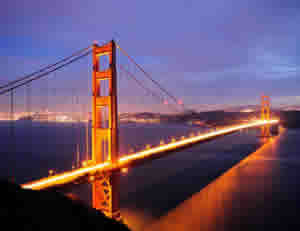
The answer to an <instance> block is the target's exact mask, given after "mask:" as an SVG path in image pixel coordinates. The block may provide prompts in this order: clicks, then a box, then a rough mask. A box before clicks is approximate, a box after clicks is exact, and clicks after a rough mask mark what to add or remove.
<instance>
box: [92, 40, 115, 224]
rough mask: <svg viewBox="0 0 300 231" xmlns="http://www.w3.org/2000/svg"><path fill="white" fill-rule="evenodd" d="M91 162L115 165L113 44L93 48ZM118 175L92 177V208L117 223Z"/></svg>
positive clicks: (95, 45)
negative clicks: (106, 162)
mask: <svg viewBox="0 0 300 231" xmlns="http://www.w3.org/2000/svg"><path fill="white" fill-rule="evenodd" d="M92 78H93V79H92V93H93V96H92V161H93V163H94V164H99V163H102V162H103V161H106V160H107V161H110V162H111V163H112V164H114V163H116V162H117V161H118V111H117V71H116V44H115V42H114V41H113V40H112V41H111V42H109V43H107V44H105V45H102V46H98V45H97V44H94V45H93V74H92ZM119 179H120V173H119V172H111V173H109V174H100V175H96V176H95V180H94V181H93V183H92V191H93V192H92V193H93V207H94V208H96V209H98V210H101V211H102V212H103V213H104V214H105V215H106V216H108V217H111V218H113V219H116V220H119V219H120V208H119Z"/></svg>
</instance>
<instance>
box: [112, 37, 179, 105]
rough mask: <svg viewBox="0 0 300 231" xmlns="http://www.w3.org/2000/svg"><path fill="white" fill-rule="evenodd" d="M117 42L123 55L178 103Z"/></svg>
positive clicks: (173, 97) (172, 97) (171, 96)
mask: <svg viewBox="0 0 300 231" xmlns="http://www.w3.org/2000/svg"><path fill="white" fill-rule="evenodd" d="M116 44H117V48H119V49H120V51H121V52H122V53H123V54H124V55H125V56H127V58H128V59H129V60H130V61H131V62H132V63H133V64H134V65H135V66H136V67H137V68H138V69H139V70H140V71H142V72H143V73H144V75H145V76H146V77H147V78H148V79H150V81H151V82H153V83H154V84H155V85H156V86H157V87H158V88H159V89H160V90H161V91H163V92H164V93H165V94H166V95H167V96H168V97H170V98H171V99H172V100H173V101H174V102H175V103H176V104H178V103H179V102H180V101H179V100H178V99H177V98H176V97H175V96H174V95H172V94H171V93H169V92H168V91H167V90H166V89H165V88H164V87H162V86H161V84H160V83H158V82H157V81H156V80H154V79H153V78H152V77H151V75H150V74H149V73H148V72H146V71H145V70H144V69H143V68H142V67H141V66H140V65H139V64H138V63H137V62H135V61H134V59H133V58H132V57H131V56H129V54H128V53H127V52H126V51H125V50H124V49H123V48H121V47H120V45H119V44H118V43H116ZM181 105H182V107H183V108H184V105H183V104H181Z"/></svg>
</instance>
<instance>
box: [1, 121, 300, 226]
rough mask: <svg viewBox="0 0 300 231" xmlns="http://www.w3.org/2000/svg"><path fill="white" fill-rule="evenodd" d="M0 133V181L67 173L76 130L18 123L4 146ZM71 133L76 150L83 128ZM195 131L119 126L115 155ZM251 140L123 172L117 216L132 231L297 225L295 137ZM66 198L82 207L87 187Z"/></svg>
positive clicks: (241, 136)
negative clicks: (0, 178) (74, 198)
mask: <svg viewBox="0 0 300 231" xmlns="http://www.w3.org/2000/svg"><path fill="white" fill-rule="evenodd" d="M0 126H1V130H0V137H1V139H0V144H1V147H2V149H1V156H2V160H3V161H2V162H1V163H0V166H1V168H0V171H1V172H0V173H1V176H4V177H5V176H15V177H16V180H17V182H18V183H23V182H25V181H27V180H31V179H34V178H37V177H38V176H45V175H46V174H47V172H48V170H49V169H50V168H55V169H58V170H59V169H61V170H62V169H68V168H71V165H72V161H73V162H74V153H75V151H76V149H75V147H76V146H75V143H76V136H75V135H74V131H76V129H75V127H76V126H77V125H72V124H49V123H34V125H32V124H31V125H30V126H33V127H34V129H30V131H31V132H30V133H28V131H29V129H28V128H29V127H28V126H29V125H28V124H25V123H20V124H19V125H18V126H17V127H16V131H15V136H16V138H17V139H16V143H18V145H14V146H10V145H9V143H10V142H8V140H7V138H6V139H5V136H6V135H8V134H9V127H8V124H7V123H1V124H0ZM78 127H79V130H80V131H81V132H79V133H80V134H81V135H80V136H79V137H80V140H81V142H82V143H83V140H84V139H85V138H84V135H83V134H84V126H83V125H81V126H78ZM195 130H197V129H196V128H191V127H189V126H181V125H167V126H166V125H126V126H122V127H121V129H120V133H121V139H120V143H121V145H120V146H121V153H122V154H125V153H127V152H128V150H129V148H130V147H129V146H128V144H131V147H132V146H134V147H135V149H141V148H143V147H144V146H145V144H146V143H149V140H150V141H151V143H158V142H159V140H160V139H161V138H163V137H171V136H175V137H176V136H180V135H182V134H185V135H187V134H188V133H190V132H191V131H195ZM45 131H47V132H46V133H45ZM256 134H257V133H256V132H255V131H254V130H251V131H249V132H242V133H236V134H232V135H229V136H225V137H222V138H220V139H218V140H214V141H211V142H208V143H202V144H199V145H196V146H194V147H192V148H189V149H186V150H183V151H180V152H178V153H175V154H172V155H169V156H167V157H165V158H162V159H158V160H154V161H151V162H149V163H147V164H145V165H143V166H139V167H136V168H133V169H129V172H128V173H127V174H126V175H123V176H122V179H121V207H122V214H123V216H124V217H125V220H126V221H127V222H128V224H129V226H130V227H131V228H132V229H133V230H142V229H146V230H241V229H243V230H244V229H249V230H250V229H251V230H253V229H254V230H256V229H261V230H262V229H263V228H273V227H274V226H276V227H278V226H279V225H281V227H282V228H287V225H290V224H292V223H294V224H295V223H297V221H298V220H299V216H298V215H297V211H296V210H297V209H298V208H300V200H299V199H298V198H297V195H299V192H300V187H299V186H298V184H297V179H298V174H299V170H298V167H299V164H300V157H299V156H298V154H299V152H298V149H297V146H298V143H299V142H298V141H299V139H300V138H298V137H300V136H299V135H300V130H284V131H283V132H282V133H281V135H280V136H279V137H276V138H273V139H272V140H271V141H269V142H267V143H264V142H263V141H262V140H260V139H259V138H258V137H257V136H256ZM53 137H55V138H53ZM28 140H30V141H31V142H32V143H31V144H28ZM83 146H84V145H83ZM12 147H13V148H14V149H15V150H14V152H11V151H12V150H11V148H12ZM256 150H257V152H256ZM7 153H10V155H7ZM73 193H78V194H79V195H80V198H81V199H83V200H84V201H85V202H87V203H89V202H90V192H89V186H86V185H83V186H80V187H78V188H76V189H74V191H73Z"/></svg>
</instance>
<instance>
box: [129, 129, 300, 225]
mask: <svg viewBox="0 0 300 231" xmlns="http://www.w3.org/2000/svg"><path fill="white" fill-rule="evenodd" d="M286 133H288V135H290V133H291V132H290V131H286V130H285V131H284V132H283V133H282V134H281V135H280V136H279V137H274V138H270V140H269V141H268V142H266V143H265V144H264V145H263V146H262V147H261V148H259V149H258V150H257V151H255V152H254V153H252V154H250V155H249V156H247V157H246V158H245V159H243V160H242V161H240V162H239V163H238V164H236V165H235V166H234V167H232V168H231V169H229V170H228V171H226V172H225V173H224V174H223V175H221V176H220V177H218V178H217V179H215V180H214V181H213V182H211V183H210V184H208V185H207V186H205V187H204V188H203V189H202V190H200V191H199V192H197V193H194V194H193V195H192V196H190V197H188V199H186V200H185V201H183V202H182V203H180V204H179V205H178V206H177V207H176V208H175V209H171V210H170V211H168V212H167V214H166V215H163V216H161V217H160V218H158V219H154V220H155V221H154V222H153V221H152V222H149V220H148V222H149V223H152V225H150V224H149V223H148V225H146V226H147V227H146V229H145V230H175V231H176V230H265V229H267V230H270V229H273V228H274V229H275V228H279V227H280V228H287V227H286V226H287V225H291V224H298V223H299V218H300V217H299V215H298V216H297V208H299V205H300V202H299V199H297V195H299V192H300V187H299V186H297V175H299V174H298V173H297V171H296V170H297V169H296V168H295V167H297V166H298V165H299V163H300V162H299V160H300V158H297V157H296V156H295V155H294V154H295V153H296V152H297V151H296V149H295V147H297V146H296V144H297V142H298V141H297V140H296V139H295V138H293V137H292V136H291V135H290V136H288V135H287V134H286ZM298 134H299V131H298ZM291 137H292V138H293V139H291ZM291 140H293V142H291ZM287 147H290V150H289V151H288V149H287ZM284 150H285V151H284ZM293 155H294V156H293ZM295 160H297V161H295ZM195 180H198V178H195ZM195 183H196V182H195ZM153 203H154V202H153ZM129 215H130V214H129ZM135 225H136V224H135ZM135 228H136V227H133V230H136V229H135Z"/></svg>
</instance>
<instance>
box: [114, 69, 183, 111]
mask: <svg viewBox="0 0 300 231" xmlns="http://www.w3.org/2000/svg"><path fill="white" fill-rule="evenodd" d="M119 66H120V69H121V70H122V71H124V72H125V74H126V75H125V76H126V77H131V78H132V79H133V80H134V81H135V82H136V83H137V84H138V85H139V86H140V87H141V88H143V89H144V90H145V91H146V92H148V93H149V94H150V95H152V97H153V98H156V99H158V101H159V102H162V103H164V99H163V96H160V95H158V94H156V93H155V92H153V91H152V90H151V89H149V88H148V87H146V86H144V84H143V83H142V82H141V81H139V80H138V79H137V78H136V77H135V76H134V75H133V74H132V73H131V72H130V71H128V70H127V69H126V68H124V67H123V65H121V64H119ZM167 105H168V106H169V107H170V108H171V109H172V110H174V111H176V112H178V110H177V109H176V108H175V107H172V105H171V104H167Z"/></svg>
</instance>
